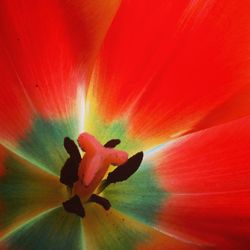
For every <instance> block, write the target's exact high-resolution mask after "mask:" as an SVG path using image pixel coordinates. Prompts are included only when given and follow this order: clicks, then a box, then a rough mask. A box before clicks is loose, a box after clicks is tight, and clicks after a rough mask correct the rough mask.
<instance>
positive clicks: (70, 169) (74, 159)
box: [60, 137, 81, 188]
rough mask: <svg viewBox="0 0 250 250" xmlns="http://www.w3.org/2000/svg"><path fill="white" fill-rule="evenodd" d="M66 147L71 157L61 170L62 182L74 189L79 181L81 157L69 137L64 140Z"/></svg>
mask: <svg viewBox="0 0 250 250" xmlns="http://www.w3.org/2000/svg"><path fill="white" fill-rule="evenodd" d="M64 147H65V149H66V151H67V152H68V154H69V156H70V157H69V158H68V159H67V160H66V162H65V164H64V166H63V167H62V169H61V174H60V182H61V183H63V184H65V185H67V186H68V187H69V188H73V184H74V183H75V182H76V181H77V180H78V168H79V164H80V162H81V155H80V152H79V150H78V147H77V145H76V144H75V142H74V141H73V140H71V139H70V138H68V137H65V138H64Z"/></svg>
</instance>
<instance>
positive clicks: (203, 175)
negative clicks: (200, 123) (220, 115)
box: [153, 116, 250, 250]
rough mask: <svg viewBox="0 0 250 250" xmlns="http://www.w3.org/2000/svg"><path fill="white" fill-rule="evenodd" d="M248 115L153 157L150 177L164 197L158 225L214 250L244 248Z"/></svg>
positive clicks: (249, 205) (249, 207) (249, 173)
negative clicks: (165, 193)
mask: <svg viewBox="0 0 250 250" xmlns="http://www.w3.org/2000/svg"><path fill="white" fill-rule="evenodd" d="M249 127H250V117H249V116H248V117H246V118H242V119H240V120H237V121H234V122H230V123H227V124H224V125H220V126H216V127H213V128H210V129H207V130H203V131H200V132H196V133H194V134H190V135H187V136H185V137H183V138H180V139H178V140H176V141H173V142H170V143H168V144H166V145H165V147H164V148H163V149H161V150H159V151H158V152H156V153H153V155H154V156H153V158H154V157H155V158H154V161H155V164H156V167H155V173H156V176H158V181H159V183H160V186H161V187H162V188H163V189H165V190H166V191H168V192H169V193H170V195H169V196H168V199H167V201H166V203H165V205H164V206H162V210H161V211H160V212H159V214H158V223H159V225H158V227H159V228H161V229H162V230H166V231H169V232H172V233H175V234H177V235H179V236H181V237H187V238H188V239H190V237H191V238H194V239H196V240H202V241H207V242H211V243H214V244H215V245H216V249H235V250H236V249H248V248H249V247H250V243H249V235H250V231H249V225H250V224H249V223H250V220H249V218H250V212H249V211H250V202H249V195H250V182H249V178H250V168H249V162H250V158H249V157H250V149H249V144H250V130H249Z"/></svg>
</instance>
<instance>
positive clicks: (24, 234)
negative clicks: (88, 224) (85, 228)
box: [2, 207, 82, 250]
mask: <svg viewBox="0 0 250 250" xmlns="http://www.w3.org/2000/svg"><path fill="white" fill-rule="evenodd" d="M81 234H82V230H81V220H80V218H79V217H77V216H73V215H72V214H68V213H65V211H64V209H63V208H62V207H59V208H56V209H53V210H50V211H48V212H47V213H44V214H42V215H41V216H38V217H36V218H34V219H33V220H31V221H29V222H28V223H26V224H25V225H23V226H22V227H20V228H19V229H18V230H16V231H14V232H13V233H12V234H10V235H9V236H8V237H6V238H5V239H4V240H3V241H2V244H3V245H4V246H7V249H21V250H45V249H46V250H47V249H48V250H59V249H60V250H68V249H72V250H81V249H82V243H81V237H82V236H81Z"/></svg>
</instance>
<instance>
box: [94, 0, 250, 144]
mask: <svg viewBox="0 0 250 250" xmlns="http://www.w3.org/2000/svg"><path fill="white" fill-rule="evenodd" d="M249 7H250V3H249V1H241V2H240V3H237V4H236V3H235V1H228V0H227V1H226V0H221V1H209V2H208V1H188V0H182V1H165V0H162V1H158V2H157V4H156V3H155V1H147V2H146V3H145V1H136V3H135V2H131V1H124V2H123V3H122V5H121V7H120V9H119V11H118V14H117V16H116V18H115V20H114V22H113V24H112V26H111V29H110V31H109V32H108V35H107V37H106V40H105V42H104V45H103V47H102V52H101V55H100V58H99V61H98V64H97V65H96V72H95V74H94V77H93V82H94V88H93V92H94V96H95V97H96V99H97V100H98V103H99V107H98V109H100V110H101V114H102V115H103V117H105V118H106V119H107V120H112V119H114V118H117V117H118V118H119V117H121V116H122V117H124V116H125V117H128V116H129V118H130V125H131V127H130V133H132V134H134V135H136V136H137V137H138V136H140V137H141V138H142V139H146V138H147V139H148V140H149V139H150V140H152V137H156V138H158V139H157V142H160V141H163V140H164V139H166V137H168V136H170V137H175V136H176V135H177V133H178V134H181V133H184V132H185V131H189V130H191V129H192V128H193V127H194V126H195V124H197V122H198V121H200V120H201V119H202V118H203V117H204V116H205V115H206V114H207V113H208V112H210V111H211V110H212V109H214V108H215V107H216V106H217V105H219V104H221V103H223V102H224V101H225V100H227V99H228V98H229V97H230V96H231V95H232V94H234V93H235V92H236V91H238V90H239V89H241V88H242V86H244V85H245V79H246V75H247V73H248V68H249V62H248V61H247V58H248V44H249V39H250V36H249V32H248V31H247V27H248V26H249V24H250V16H249V13H248V9H249ZM128 17H129V18H128ZM238 108H239V109H240V108H241V107H240V106H239V107H238ZM160 137H161V138H160Z"/></svg>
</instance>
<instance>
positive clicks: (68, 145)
mask: <svg viewBox="0 0 250 250" xmlns="http://www.w3.org/2000/svg"><path fill="white" fill-rule="evenodd" d="M120 142H121V141H120V140H119V139H112V140H110V141H108V142H107V143H106V144H104V147H106V148H114V147H116V146H117V145H118V144H120ZM64 148H65V149H66V151H67V152H68V154H69V158H68V159H67V160H66V162H65V164H64V166H63V167H62V169H61V174H60V182H61V183H62V184H64V185H66V186H67V188H68V190H69V192H70V195H72V188H73V185H74V183H75V182H76V181H78V179H79V177H78V168H79V165H80V162H81V154H80V152H79V149H78V147H77V145H76V144H75V142H74V141H73V140H71V139H70V138H69V137H65V138H64ZM142 160H143V152H139V153H137V154H135V155H133V156H132V157H130V158H129V159H128V160H127V161H126V162H125V163H124V164H122V165H120V166H118V167H117V168H116V169H115V170H114V171H112V172H110V173H109V174H108V177H107V179H105V180H103V181H102V182H101V184H100V185H99V187H98V189H97V194H92V195H91V196H90V198H89V199H88V201H87V202H94V203H97V204H99V205H101V206H102V207H103V208H104V209H105V210H108V209H109V208H110V207H111V204H110V202H109V201H108V200H107V199H105V198H104V197H101V196H99V195H98V194H99V193H101V192H102V191H103V190H104V189H105V188H107V187H108V186H109V185H110V184H112V183H117V182H122V181H125V180H127V179H128V178H129V177H130V176H132V175H133V174H134V173H135V172H136V171H137V170H138V168H139V167H140V165H141V162H142ZM63 207H64V209H65V211H67V212H69V213H74V214H76V215H78V216H80V217H84V216H85V210H84V207H83V205H82V203H81V200H80V198H79V197H78V196H77V195H74V196H73V197H72V198H70V199H69V200H67V201H65V202H63Z"/></svg>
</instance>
